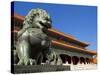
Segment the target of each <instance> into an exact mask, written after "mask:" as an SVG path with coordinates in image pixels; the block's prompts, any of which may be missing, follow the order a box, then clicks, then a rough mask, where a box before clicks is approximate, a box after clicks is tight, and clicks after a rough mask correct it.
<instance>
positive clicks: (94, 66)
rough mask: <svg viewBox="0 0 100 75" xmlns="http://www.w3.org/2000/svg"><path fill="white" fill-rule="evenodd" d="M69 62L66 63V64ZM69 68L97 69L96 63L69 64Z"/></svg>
mask: <svg viewBox="0 0 100 75" xmlns="http://www.w3.org/2000/svg"><path fill="white" fill-rule="evenodd" d="M68 65H69V64H67V66H68ZM70 67H71V70H72V71H74V70H95V69H97V64H77V65H73V64H70Z"/></svg>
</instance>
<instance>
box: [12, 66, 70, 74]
mask: <svg viewBox="0 0 100 75" xmlns="http://www.w3.org/2000/svg"><path fill="white" fill-rule="evenodd" d="M69 70H70V66H61V65H33V66H19V65H14V70H13V71H14V72H13V73H15V74H16V73H17V74H18V73H36V72H53V71H69Z"/></svg>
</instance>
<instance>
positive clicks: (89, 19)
mask: <svg viewBox="0 0 100 75" xmlns="http://www.w3.org/2000/svg"><path fill="white" fill-rule="evenodd" d="M34 8H42V9H45V10H46V11H47V12H48V13H49V14H50V16H51V18H52V21H53V23H52V25H53V28H55V29H57V30H59V31H61V32H64V33H65V34H70V35H72V36H74V37H76V38H77V39H78V40H80V41H83V42H88V43H90V46H89V47H87V48H88V49H90V50H96V49H97V7H96V6H80V5H67V4H66V5H63V4H48V3H47V4H46V3H33V2H15V3H14V12H15V13H17V14H19V15H22V16H25V15H27V13H28V12H29V11H30V10H31V9H34Z"/></svg>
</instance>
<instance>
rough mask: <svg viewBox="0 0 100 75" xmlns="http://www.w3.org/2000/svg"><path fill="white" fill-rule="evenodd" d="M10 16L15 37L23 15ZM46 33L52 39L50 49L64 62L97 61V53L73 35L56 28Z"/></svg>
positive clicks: (88, 62)
mask: <svg viewBox="0 0 100 75" xmlns="http://www.w3.org/2000/svg"><path fill="white" fill-rule="evenodd" d="M11 18H12V19H11V20H12V21H13V22H14V23H12V24H14V30H12V32H14V33H15V37H16V33H17V32H18V30H20V29H21V28H22V23H23V20H24V16H21V15H18V14H13V15H12V17H11ZM12 26H13V25H12ZM48 34H49V37H50V38H51V39H52V49H53V50H55V52H56V53H57V54H58V55H59V56H60V57H61V59H62V61H63V63H64V64H73V65H77V64H96V63H97V61H96V55H97V53H96V52H95V51H92V50H88V49H87V48H86V47H87V46H89V44H87V43H85V42H81V41H80V40H77V39H76V38H75V37H73V36H71V35H69V34H64V33H63V32H60V31H58V30H56V29H48ZM15 40H16V39H15Z"/></svg>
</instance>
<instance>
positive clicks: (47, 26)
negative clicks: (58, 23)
mask: <svg viewBox="0 0 100 75" xmlns="http://www.w3.org/2000/svg"><path fill="white" fill-rule="evenodd" d="M39 23H40V24H41V25H42V26H44V27H46V28H51V27H52V26H51V24H50V23H47V22H46V23H42V22H41V21H40V22H39Z"/></svg>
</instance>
